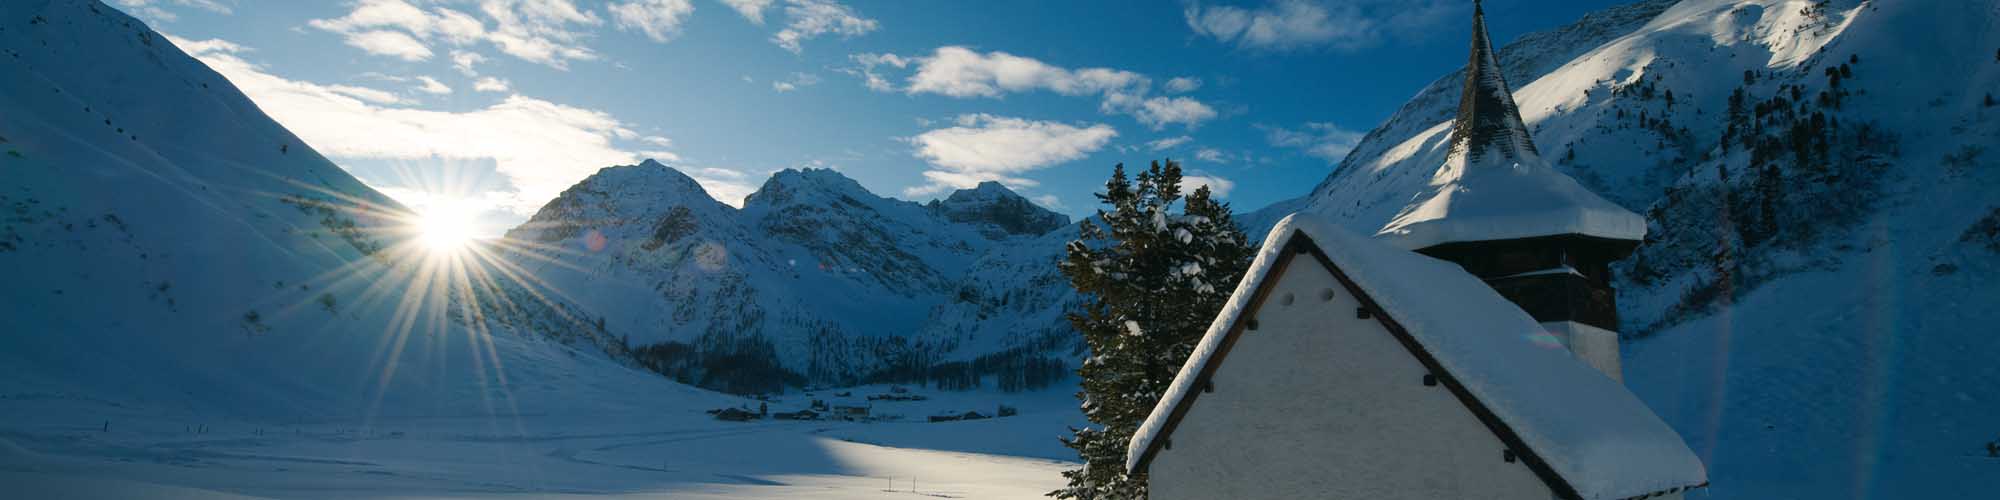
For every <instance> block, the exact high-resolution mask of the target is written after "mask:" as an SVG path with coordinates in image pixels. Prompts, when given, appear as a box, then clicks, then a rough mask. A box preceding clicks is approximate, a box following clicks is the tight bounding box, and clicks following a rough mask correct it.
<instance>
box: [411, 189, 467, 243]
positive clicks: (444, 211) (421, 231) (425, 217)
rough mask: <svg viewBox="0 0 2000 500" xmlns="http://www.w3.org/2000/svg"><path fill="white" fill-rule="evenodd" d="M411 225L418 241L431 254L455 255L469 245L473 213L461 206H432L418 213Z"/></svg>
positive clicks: (443, 203)
mask: <svg viewBox="0 0 2000 500" xmlns="http://www.w3.org/2000/svg"><path fill="white" fill-rule="evenodd" d="M413 222H415V226H416V231H417V238H418V240H419V241H422V242H423V244H424V248H426V249H428V250H430V251H431V252H437V253H448V252H458V251H461V250H464V249H465V246H466V244H468V243H471V242H472V238H473V234H472V230H473V224H474V221H473V211H472V210H470V209H469V208H468V207H466V204H465V203H463V202H457V201H440V202H434V203H432V204H431V206H428V207H424V209H423V210H420V211H418V213H417V214H416V220H415V221H413Z"/></svg>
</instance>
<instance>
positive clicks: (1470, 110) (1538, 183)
mask: <svg viewBox="0 0 2000 500" xmlns="http://www.w3.org/2000/svg"><path fill="white" fill-rule="evenodd" d="M1471 52H1472V53H1471V60H1470V61H1468V62H1467V63H1466V75H1465V87H1464V88H1463V90H1462V91H1461V92H1460V94H1459V106H1458V117H1457V118H1456V119H1455V120H1453V122H1452V132H1451V152H1450V155H1449V156H1448V157H1446V159H1445V165H1444V167H1443V168H1439V169H1438V171H1437V174H1436V175H1435V176H1433V177H1432V178H1431V183H1430V186H1429V187H1428V188H1427V189H1425V190H1424V191H1421V192H1419V193H1417V195H1416V196H1414V197H1412V198H1411V199H1410V203H1409V204H1408V205H1405V206H1404V207H1403V209H1402V210H1401V211H1400V212H1398V213H1397V214H1396V218H1395V219H1394V220H1391V221H1389V224H1388V225H1386V226H1383V227H1382V229H1381V231H1379V232H1378V233H1376V234H1377V236H1379V237H1381V238H1383V239H1385V240H1389V241H1391V242H1394V243H1396V244H1397V245H1399V246H1402V247H1403V248H1409V249H1419V248H1425V247H1430V246H1435V245H1441V244H1445V243H1455V242H1462V241H1491V240H1509V239H1517V238H1532V237H1537V236H1555V235H1562V234H1580V235H1585V236H1595V237H1599V238H1608V239H1615V240H1630V241H1637V240H1640V239H1643V238H1645V236H1646V219H1645V218H1644V217H1640V216H1639V214H1635V213H1632V211H1630V210H1626V209H1625V208H1624V207H1620V206H1618V205H1617V204H1614V203H1611V202H1610V201H1606V200H1605V199H1604V198H1601V197H1598V196H1597V194H1596V193H1592V192H1591V191H1590V190H1589V189H1586V188H1584V187H1583V186H1582V185H1580V184H1577V182H1576V180H1575V179H1571V178H1569V176H1567V175H1563V174H1562V172H1557V171H1556V170H1555V169H1554V168H1552V167H1550V166H1549V164H1548V162H1547V161H1544V160H1543V159H1542V156H1541V154H1540V152H1538V151H1536V149H1535V142H1534V138H1533V136H1532V135H1531V134H1529V133H1528V127H1527V125H1526V124H1524V123H1523V122H1522V121H1521V113H1520V110H1519V109H1518V107H1517V106H1516V105H1515V103H1514V93H1513V90H1512V89H1511V88H1510V87H1508V86H1507V79H1506V78H1505V77H1504V76H1502V74H1501V72H1500V63H1499V60H1498V59H1496V58H1495V57H1494V56H1493V44H1492V42H1491V41H1490V40H1489V39H1488V38H1487V36H1486V15H1485V12H1484V11H1483V10H1479V9H1475V11H1474V14H1473V18H1472V51H1471Z"/></svg>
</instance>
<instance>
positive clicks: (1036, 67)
mask: <svg viewBox="0 0 2000 500" xmlns="http://www.w3.org/2000/svg"><path fill="white" fill-rule="evenodd" d="M918 63H919V64H918V66H917V73H916V74H915V75H911V76H910V81H909V86H908V87H907V88H906V89H905V92H908V93H911V94H922V93H931V94H940V95H947V96H951V97H999V96H1000V95H1001V94H1004V93H1007V92H1026V91H1032V90H1048V91H1052V92H1055V93H1058V94H1063V95H1072V96H1074V95H1092V94H1098V93H1103V92H1105V91H1109V90H1123V89H1127V88H1131V87H1138V86H1144V85H1147V84H1148V83H1149V82H1148V80H1147V79H1146V77H1145V76H1144V75H1140V74H1138V73H1133V72H1130V71H1123V70H1115V69H1109V68H1083V69H1079V70H1075V71H1071V70H1068V69H1064V68H1061V67H1056V66H1052V65H1049V64H1046V63H1043V62H1041V61H1038V60H1035V59H1032V58H1027V57H1021V56H1016V55H1013V54H1009V53H1006V52H1000V51H993V52H988V53H985V54H980V53H979V52H977V51H974V50H972V49H969V48H965V47H959V46H945V47H938V48H937V50H936V51H935V52H933V53H932V54H931V56H930V57H924V58H920V59H918Z"/></svg>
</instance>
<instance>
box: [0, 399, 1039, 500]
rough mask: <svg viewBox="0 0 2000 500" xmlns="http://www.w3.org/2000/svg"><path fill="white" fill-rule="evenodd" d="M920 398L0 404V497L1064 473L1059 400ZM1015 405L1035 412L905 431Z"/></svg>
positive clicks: (700, 493)
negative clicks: (947, 414)
mask: <svg viewBox="0 0 2000 500" xmlns="http://www.w3.org/2000/svg"><path fill="white" fill-rule="evenodd" d="M871 389H880V388H856V389H852V390H857V391H868V390H871ZM937 396H939V397H938V398H936V399H933V400H931V401H926V402H913V403H894V404H879V405H878V408H895V409H894V410H892V411H898V412H903V411H907V412H909V413H913V414H916V416H906V417H905V418H906V421H900V422H842V421H780V420H761V421H751V422H723V421H718V420H715V419H713V418H711V417H709V416H708V415H706V414H704V413H703V412H701V411H700V410H697V409H691V408H688V405H685V404H677V403H680V402H677V401H671V400H661V401H657V402H654V403H653V404H655V405H657V406H656V407H654V408H645V409H643V410H641V411H626V412H622V413H598V412H581V413H574V414H540V415H522V416H519V417H477V416H465V417H392V416H378V417H375V418H370V419H359V420H314V421H295V422H257V421H241V420H230V419H218V418H213V417H196V416H181V417H161V416H158V414H157V413H154V412H150V411H138V410H134V409H130V408H123V407H119V406H115V405H110V404H103V403H97V402H68V403H64V404H51V403H50V402H49V401H45V400H22V399H7V400H0V413H4V414H6V415H8V416H9V418H8V419H6V421H5V422H4V423H0V484H6V485H8V486H7V491H8V494H9V495H10V496H12V495H21V496H19V497H17V498H187V499H226V498H245V497H268V498H474V497H477V498H490V497H510V496H511V497H518V498H568V497H591V498H836V499H844V498H898V497H909V498H922V497H930V498H1028V497H1035V496H1039V495H1040V494H1042V493H1044V492H1047V491H1050V490H1053V489H1055V488H1057V487H1058V486H1060V485H1061V483H1062V477H1061V476H1060V474H1059V473H1060V471H1061V470H1063V469H1065V468H1068V467H1072V466H1074V464H1073V463H1070V462H1066V461H1063V460H1057V459H1054V458H1051V457H1055V456H1061V455H1063V454H1065V452H1067V451H1068V450H1067V449H1065V448H1062V447H1061V445H1060V444H1059V443H1058V442H1057V441H1056V434H1057V433H1058V432H1059V431H1060V430H1061V429H1063V428H1064V427H1063V426H1064V425H1068V424H1074V423H1076V422H1075V420H1076V419H1077V415H1078V414H1077V413H1076V412H1075V411H1074V410H1073V409H1071V408H1070V405H1069V404H1068V403H1067V400H1068V398H1069V395H1068V394H1066V393H1062V392H1059V391H1048V392H1044V393H1036V394H1026V395H1023V394H987V393H949V394H939V395H937ZM1023 397H1026V398H1028V399H1027V402H1028V403H1031V404H1034V405H1037V406H1041V407H1043V408H1041V409H1038V408H1036V407H1035V406H1024V407H1022V410H1023V412H1022V413H1021V414H1020V415H1017V416H1011V417H1005V418H993V419H987V420H978V421H965V422H944V423H928V422H923V418H922V416H921V415H922V414H928V413H931V412H935V411H943V410H947V409H961V408H963V407H967V405H983V404H986V403H990V402H992V401H1007V400H1014V401H1020V400H1021V398H1023ZM800 401H802V400H800ZM1051 402H1054V403H1057V404H1054V405H1053V406H1051V405H1050V404H1049V403H1051ZM754 403H755V402H743V403H742V404H748V405H749V406H751V407H752V408H754V407H755V404H754ZM774 406H776V405H774ZM898 407H901V408H898ZM774 410H775V408H774ZM986 411H988V412H989V413H990V409H987V410H986ZM81 415H89V416H90V417H91V418H92V419H93V420H91V421H89V422H83V421H80V420H78V417H79V416H81ZM24 417H25V418H24ZM106 422H108V423H109V427H108V429H109V430H105V429H106V428H107V427H105V423H106ZM204 429H205V430H204ZM987 450H997V452H996V451H987ZM107 478H115V479H107Z"/></svg>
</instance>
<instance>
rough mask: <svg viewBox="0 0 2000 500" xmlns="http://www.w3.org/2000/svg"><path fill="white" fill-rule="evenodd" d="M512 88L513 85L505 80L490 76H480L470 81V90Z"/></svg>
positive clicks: (483, 90)
mask: <svg viewBox="0 0 2000 500" xmlns="http://www.w3.org/2000/svg"><path fill="white" fill-rule="evenodd" d="M512 88H514V86H513V85H512V84H510V83H508V82H507V80H505V79H501V78H494V77H490V76H487V77H480V79H479V80H477V81H474V82H472V90H475V91H479V92H506V91H508V90H509V89H512Z"/></svg>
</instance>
